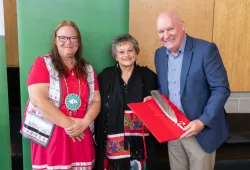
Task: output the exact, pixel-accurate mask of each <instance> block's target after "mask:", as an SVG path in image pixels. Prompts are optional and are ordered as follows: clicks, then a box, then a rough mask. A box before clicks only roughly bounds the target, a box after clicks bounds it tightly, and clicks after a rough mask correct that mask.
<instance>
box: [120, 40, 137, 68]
mask: <svg viewBox="0 0 250 170" xmlns="http://www.w3.org/2000/svg"><path fill="white" fill-rule="evenodd" d="M136 58H137V53H136V51H135V49H134V46H133V44H132V43H131V42H122V43H120V44H118V45H117V46H116V57H115V59H116V61H117V62H118V63H119V65H120V67H130V66H133V65H134V63H135V61H136Z"/></svg>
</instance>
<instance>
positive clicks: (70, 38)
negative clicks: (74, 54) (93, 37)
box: [56, 36, 79, 43]
mask: <svg viewBox="0 0 250 170" xmlns="http://www.w3.org/2000/svg"><path fill="white" fill-rule="evenodd" d="M56 37H57V38H58V40H59V41H60V42H63V43H65V42H67V41H68V40H69V41H70V42H72V43H76V42H78V40H79V39H78V36H71V37H67V36H56ZM63 37H64V38H66V39H65V40H64V41H63V40H62V39H61V38H63ZM72 38H76V39H75V40H76V41H72Z"/></svg>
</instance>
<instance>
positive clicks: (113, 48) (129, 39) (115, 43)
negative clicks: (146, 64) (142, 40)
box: [110, 34, 140, 58]
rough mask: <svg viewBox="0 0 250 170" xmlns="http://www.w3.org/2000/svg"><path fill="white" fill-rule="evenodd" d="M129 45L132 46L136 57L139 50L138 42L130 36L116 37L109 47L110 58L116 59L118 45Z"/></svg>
mask: <svg viewBox="0 0 250 170" xmlns="http://www.w3.org/2000/svg"><path fill="white" fill-rule="evenodd" d="M127 42H129V43H131V44H132V45H133V48H134V49H135V52H136V54H137V55H138V54H139V52H140V48H139V44H138V41H137V40H136V39H135V38H134V37H133V36H132V35H130V34H124V35H120V36H118V37H116V38H115V39H114V40H113V41H112V43H111V47H110V53H111V56H112V57H114V58H116V53H117V51H116V47H117V46H118V45H119V44H122V43H127Z"/></svg>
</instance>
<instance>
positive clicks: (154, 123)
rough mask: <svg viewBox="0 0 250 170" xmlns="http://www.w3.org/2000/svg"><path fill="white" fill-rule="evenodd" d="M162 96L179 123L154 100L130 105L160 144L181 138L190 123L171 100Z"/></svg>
mask: <svg viewBox="0 0 250 170" xmlns="http://www.w3.org/2000/svg"><path fill="white" fill-rule="evenodd" d="M162 96H163V99H164V100H165V101H166V102H167V103H168V104H169V106H170V107H171V109H172V110H173V111H174V112H175V115H176V117H177V120H178V121H177V123H175V122H173V121H172V120H171V119H169V118H168V117H167V116H166V115H165V114H164V113H163V111H162V110H161V109H160V107H159V106H158V105H157V103H156V102H155V100H154V99H153V98H152V99H150V100H148V101H146V102H140V103H130V104H128V106H129V108H130V109H131V110H132V111H133V112H134V113H135V114H136V115H137V116H138V117H139V119H140V120H141V121H142V122H143V123H144V124H145V125H146V127H147V128H148V129H149V131H150V132H151V133H152V134H153V135H154V136H155V138H156V139H157V140H158V141H159V142H160V143H162V142H167V141H170V140H174V139H178V138H180V136H181V135H182V134H183V133H184V130H183V128H184V127H185V126H186V125H187V124H188V123H189V122H190V121H189V120H188V119H187V118H186V116H185V115H184V114H183V113H182V112H181V111H180V110H179V109H178V108H177V107H176V106H175V105H173V103H172V102H171V101H170V100H168V99H167V98H166V97H165V96H164V95H162Z"/></svg>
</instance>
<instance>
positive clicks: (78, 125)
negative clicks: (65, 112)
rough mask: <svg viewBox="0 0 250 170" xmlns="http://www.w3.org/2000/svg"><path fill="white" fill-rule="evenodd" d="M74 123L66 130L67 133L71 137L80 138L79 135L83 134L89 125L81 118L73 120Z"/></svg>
mask: <svg viewBox="0 0 250 170" xmlns="http://www.w3.org/2000/svg"><path fill="white" fill-rule="evenodd" d="M71 119H72V120H73V122H74V123H72V125H71V126H69V127H67V128H65V129H64V130H65V132H66V133H67V134H68V135H69V136H70V137H78V136H79V135H81V134H83V132H84V130H85V129H87V128H88V125H86V123H85V121H84V119H79V118H71Z"/></svg>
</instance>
